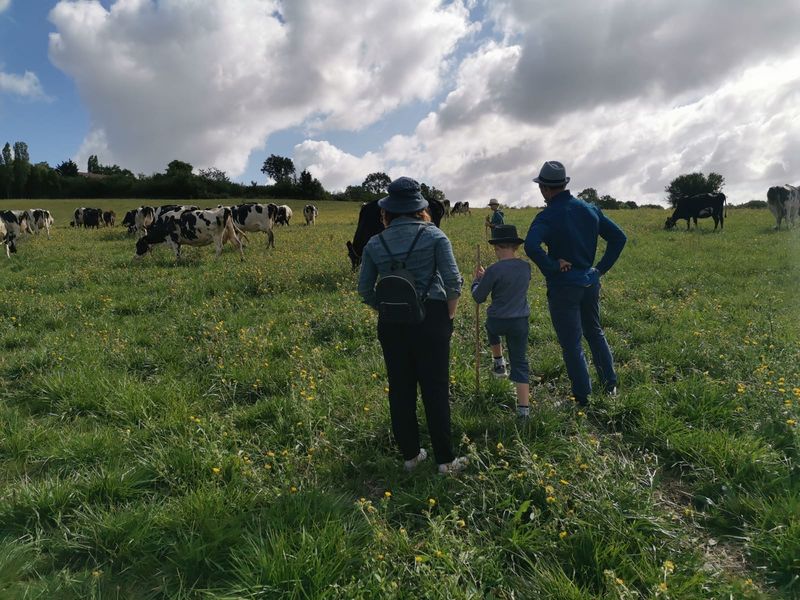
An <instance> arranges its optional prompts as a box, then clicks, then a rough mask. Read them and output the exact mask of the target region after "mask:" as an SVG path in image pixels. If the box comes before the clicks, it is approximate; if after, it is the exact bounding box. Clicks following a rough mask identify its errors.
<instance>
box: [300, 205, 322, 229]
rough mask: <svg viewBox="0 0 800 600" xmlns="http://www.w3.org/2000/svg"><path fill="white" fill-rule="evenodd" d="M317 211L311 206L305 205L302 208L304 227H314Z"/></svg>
mask: <svg viewBox="0 0 800 600" xmlns="http://www.w3.org/2000/svg"><path fill="white" fill-rule="evenodd" d="M318 214H319V211H318V210H317V207H316V206H314V205H313V204H306V205H305V206H304V207H303V217H304V218H305V220H306V225H315V224H316V222H317V215H318Z"/></svg>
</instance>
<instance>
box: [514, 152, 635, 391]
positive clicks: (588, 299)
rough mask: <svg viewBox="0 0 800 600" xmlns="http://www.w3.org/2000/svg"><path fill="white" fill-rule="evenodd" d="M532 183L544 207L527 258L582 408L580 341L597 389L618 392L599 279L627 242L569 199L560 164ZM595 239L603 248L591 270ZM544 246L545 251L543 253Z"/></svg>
mask: <svg viewBox="0 0 800 600" xmlns="http://www.w3.org/2000/svg"><path fill="white" fill-rule="evenodd" d="M533 181H534V182H536V183H538V184H539V191H540V192H541V193H542V196H543V197H544V201H545V204H546V207H545V209H544V210H543V211H542V212H540V213H539V214H538V215H536V218H535V219H534V220H533V223H531V227H530V229H529V230H528V236H527V238H526V240H525V253H526V254H527V255H528V256H529V257H530V258H531V260H533V262H535V263H536V266H537V267H539V270H540V271H541V272H542V274H543V275H544V276H545V279H546V280H547V305H548V307H549V309H550V318H551V320H552V321H553V328H554V329H555V331H556V335H557V336H558V341H559V343H560V344H561V350H562V353H563V356H564V362H565V363H566V366H567V374H568V375H569V379H570V381H571V382H572V394H573V395H574V396H575V400H577V402H578V404H580V405H581V406H586V404H587V403H588V401H589V394H590V393H591V392H592V384H591V381H590V379H589V369H588V368H587V366H586V359H585V357H584V354H583V347H582V346H581V337H585V338H586V341H587V342H589V349H590V350H591V352H592V360H593V361H594V365H595V368H596V369H597V375H598V377H599V378H600V384H601V385H602V386H603V388H604V389H605V391H606V392H608V393H609V394H612V395H615V394H616V391H617V374H616V372H615V371H614V359H613V358H612V356H611V349H610V348H609V347H608V342H607V341H606V336H605V334H604V333H603V329H602V327H601V326H600V277H601V276H603V275H605V274H606V273H607V272H608V271H609V269H611V267H612V266H613V265H614V263H615V262H616V261H617V258H619V255H620V253H621V252H622V248H623V247H624V246H625V242H626V240H627V238H626V236H625V233H624V232H623V231H622V229H620V228H619V227H618V226H617V225H616V224H615V223H614V222H613V221H612V220H611V219H609V218H608V217H606V216H605V215H604V214H603V212H602V211H601V210H600V209H599V208H598V207H596V206H594V205H593V204H587V203H586V202H584V201H582V200H579V199H578V198H575V197H574V196H573V195H572V194H570V192H569V190H567V189H566V186H567V183H569V177H567V174H566V169H565V168H564V165H563V164H561V163H560V162H558V161H555V160H553V161H548V162H546V163H544V165H543V166H542V169H541V171H540V172H539V176H538V177H536V178H534V180H533ZM598 236H599V237H601V238H603V239H604V240H605V241H606V242H607V245H606V251H605V253H604V254H603V257H602V258H601V259H600V262H598V263H597V265H595V264H594V259H595V254H596V252H597V238H598ZM542 243H544V244H545V245H546V246H547V252H546V253H545V251H544V250H543V249H542Z"/></svg>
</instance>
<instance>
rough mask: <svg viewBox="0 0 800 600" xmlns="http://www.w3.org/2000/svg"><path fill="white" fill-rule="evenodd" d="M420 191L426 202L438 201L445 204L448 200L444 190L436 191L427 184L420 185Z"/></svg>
mask: <svg viewBox="0 0 800 600" xmlns="http://www.w3.org/2000/svg"><path fill="white" fill-rule="evenodd" d="M419 190H420V193H421V194H422V197H423V198H425V200H428V201H431V200H438V201H439V202H444V201H445V200H446V197H445V195H444V192H443V191H442V190H439V189H436V188H435V187H434V186H430V187H429V186H428V184H427V183H420V184H419Z"/></svg>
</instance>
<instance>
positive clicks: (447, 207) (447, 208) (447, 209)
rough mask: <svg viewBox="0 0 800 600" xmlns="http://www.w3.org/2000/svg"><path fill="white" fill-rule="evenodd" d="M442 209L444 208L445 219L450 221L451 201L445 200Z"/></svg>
mask: <svg viewBox="0 0 800 600" xmlns="http://www.w3.org/2000/svg"><path fill="white" fill-rule="evenodd" d="M442 207H443V208H444V215H443V216H444V218H445V219H449V218H450V200H444V201H443V202H442Z"/></svg>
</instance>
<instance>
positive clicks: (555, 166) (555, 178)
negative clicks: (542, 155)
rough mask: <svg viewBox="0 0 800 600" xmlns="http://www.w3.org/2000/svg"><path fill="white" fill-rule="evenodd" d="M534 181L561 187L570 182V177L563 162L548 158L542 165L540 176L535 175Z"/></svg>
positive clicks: (546, 185) (547, 185)
mask: <svg viewBox="0 0 800 600" xmlns="http://www.w3.org/2000/svg"><path fill="white" fill-rule="evenodd" d="M533 181H534V182H536V183H538V184H540V185H543V186H545V187H561V186H562V185H567V184H568V183H569V177H567V170H566V168H564V165H563V164H562V163H560V162H558V161H557V160H548V161H547V162H546V163H544V164H543V165H542V168H541V170H540V171H539V176H538V177H534V178H533Z"/></svg>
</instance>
